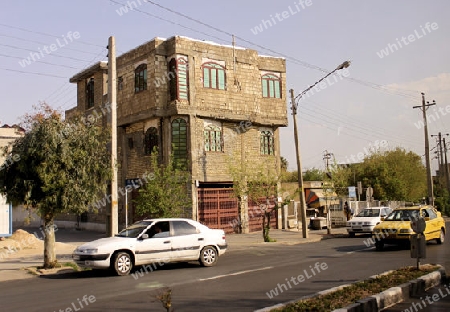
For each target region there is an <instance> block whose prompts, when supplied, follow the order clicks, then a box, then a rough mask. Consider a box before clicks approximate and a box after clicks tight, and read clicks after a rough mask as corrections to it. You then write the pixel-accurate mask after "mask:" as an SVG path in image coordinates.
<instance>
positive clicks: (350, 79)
mask: <svg viewBox="0 0 450 312" xmlns="http://www.w3.org/2000/svg"><path fill="white" fill-rule="evenodd" d="M110 1H113V0H110ZM113 2H114V1H113ZM145 2H146V3H147V2H148V3H150V4H152V5H154V6H157V7H159V8H161V9H163V10H166V11H168V12H170V13H173V14H176V15H178V16H181V17H184V18H186V19H188V20H190V21H193V22H195V23H198V24H200V25H203V26H205V27H208V28H210V29H213V30H215V31H217V32H220V33H223V34H226V35H228V36H230V37H232V36H233V34H231V33H229V32H227V31H225V30H222V29H219V28H217V27H214V26H212V25H210V24H208V23H205V22H202V21H200V20H198V19H195V18H192V17H190V16H188V15H186V14H183V13H181V12H178V11H176V10H172V9H170V8H168V7H165V6H163V5H161V4H158V3H156V2H154V1H151V0H146V1H145ZM116 3H117V2H116ZM234 37H235V38H237V39H239V40H241V41H243V42H246V43H248V44H250V45H253V46H255V47H258V48H260V49H262V50H265V51H269V52H271V53H274V54H276V55H279V56H282V57H285V58H286V59H291V60H294V61H295V62H297V63H298V64H300V65H302V66H304V67H307V68H310V69H315V70H318V71H321V72H323V73H329V72H330V71H329V70H328V69H325V68H321V67H319V66H317V65H313V64H310V63H307V62H305V61H301V60H299V59H296V58H294V57H291V56H288V55H286V54H283V53H280V52H277V51H275V50H272V49H269V48H266V47H264V46H262V45H259V44H257V43H254V42H251V41H249V40H247V39H244V38H242V37H239V36H236V35H234ZM344 78H345V79H348V80H349V81H352V82H355V83H359V84H361V85H364V86H367V87H370V88H374V89H377V90H379V91H382V92H387V93H393V94H395V92H397V94H395V95H398V96H403V97H408V98H413V99H417V98H418V97H417V96H413V95H410V94H407V93H403V92H399V91H391V90H389V89H388V87H386V86H383V85H379V84H376V83H373V82H369V81H364V80H362V79H356V78H349V77H344ZM407 91H411V92H417V91H412V90H407Z"/></svg>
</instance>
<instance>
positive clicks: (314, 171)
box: [303, 168, 325, 181]
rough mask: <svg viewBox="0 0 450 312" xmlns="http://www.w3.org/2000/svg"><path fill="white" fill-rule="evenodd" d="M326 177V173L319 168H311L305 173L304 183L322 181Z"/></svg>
mask: <svg viewBox="0 0 450 312" xmlns="http://www.w3.org/2000/svg"><path fill="white" fill-rule="evenodd" d="M324 177H325V172H324V171H323V170H320V169H318V168H311V169H308V170H306V171H305V172H304V173H303V181H322V180H323V179H324Z"/></svg>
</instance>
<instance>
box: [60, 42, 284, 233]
mask: <svg viewBox="0 0 450 312" xmlns="http://www.w3.org/2000/svg"><path fill="white" fill-rule="evenodd" d="M116 64H117V127H118V162H119V164H118V165H119V188H120V187H122V188H123V187H124V186H125V183H133V182H134V181H136V180H139V179H141V178H142V176H143V174H145V173H146V172H149V171H151V168H149V156H150V155H151V153H152V152H153V151H154V148H155V147H157V149H158V150H159V153H160V155H162V158H163V160H165V161H167V160H168V157H170V155H171V154H172V155H173V157H174V159H175V161H176V162H178V163H184V164H185V165H186V167H187V169H188V170H189V172H190V173H191V175H192V185H191V190H192V191H191V194H192V209H191V210H190V211H189V213H188V215H187V216H188V217H190V218H193V219H195V220H199V221H201V222H203V223H205V224H206V225H208V226H210V227H212V228H223V229H225V230H226V231H227V232H231V231H233V224H234V225H235V224H236V222H235V221H236V219H239V215H238V205H237V200H236V198H235V197H234V196H233V192H232V185H233V181H232V177H231V175H230V172H229V166H228V165H227V157H228V158H229V157H230V155H233V157H237V158H236V161H241V160H243V159H245V160H251V161H254V162H258V163H265V164H270V165H271V166H273V167H274V168H276V170H277V171H278V172H279V170H280V144H279V142H280V140H279V127H285V126H287V107H286V62H285V60H284V59H283V58H277V57H269V56H262V55H258V53H257V51H255V50H251V49H244V48H239V47H234V46H225V45H219V44H216V43H214V42H206V41H200V40H194V39H190V38H186V37H180V36H175V37H171V38H169V39H161V38H155V39H153V40H151V41H149V42H146V43H144V44H142V45H140V46H138V47H136V48H135V49H133V50H131V51H128V52H126V53H124V54H122V55H120V56H119V57H117V63H116ZM107 80H108V66H107V63H105V62H99V63H97V64H95V65H93V66H91V67H90V68H88V69H86V70H84V71H82V72H80V73H77V74H76V75H75V76H73V77H72V78H71V79H70V82H72V83H76V84H77V90H78V101H77V106H76V107H75V108H73V109H71V110H69V111H67V112H66V117H69V118H70V116H72V115H73V114H74V113H75V112H78V113H82V114H85V116H88V118H89V117H90V118H91V119H94V120H97V121H99V122H102V123H103V125H105V126H106V125H107V124H108V115H110V114H109V112H110V107H109V106H108V105H109V104H108V103H107V93H108V90H107ZM136 196H138V192H136V191H134V192H133V193H132V194H130V195H129V197H136ZM124 200H125V198H124V197H123V196H120V194H119V211H120V212H119V213H120V215H119V223H122V224H123V223H124V214H125V212H124V207H125V201H124ZM128 208H129V211H130V214H129V216H128V220H133V219H134V220H135V219H138V218H139V216H136V215H135V214H134V210H133V202H132V200H130V198H129V199H128ZM253 208H254V207H253ZM253 208H252V207H248V209H249V211H248V214H249V216H250V220H249V222H250V223H249V227H250V230H257V229H260V228H261V224H260V223H261V221H260V220H259V218H258V217H257V216H256V214H253V213H252V211H251V209H253ZM255 209H256V208H255ZM252 216H254V217H253V218H252ZM273 219H274V220H275V222H276V220H277V219H276V218H273ZM85 221H93V222H105V219H104V217H102V216H101V214H100V215H98V216H95V215H93V214H89V215H88V217H87V220H85Z"/></svg>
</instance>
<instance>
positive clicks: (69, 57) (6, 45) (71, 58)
mask: <svg viewBox="0 0 450 312" xmlns="http://www.w3.org/2000/svg"><path fill="white" fill-rule="evenodd" d="M0 46H3V47H8V48H12V49H16V50H25V51H31V52H34V53H36V54H37V55H38V56H39V54H41V55H42V54H43V53H42V51H41V52H40V53H39V51H36V50H31V49H27V48H21V47H18V46H14V45H10V44H1V43H0ZM46 55H48V56H53V57H60V58H65V59H69V60H74V61H78V62H84V63H87V61H86V60H82V59H79V58H75V57H71V56H64V55H59V54H56V53H54V52H52V53H47V54H44V56H46ZM44 56H42V57H44ZM38 59H40V58H38ZM23 60H24V61H25V60H27V58H23ZM28 60H29V61H30V62H31V60H30V59H28ZM33 61H34V59H33Z"/></svg>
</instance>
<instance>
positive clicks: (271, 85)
mask: <svg viewBox="0 0 450 312" xmlns="http://www.w3.org/2000/svg"><path fill="white" fill-rule="evenodd" d="M274 93H275V90H274V81H273V80H269V97H274Z"/></svg>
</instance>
